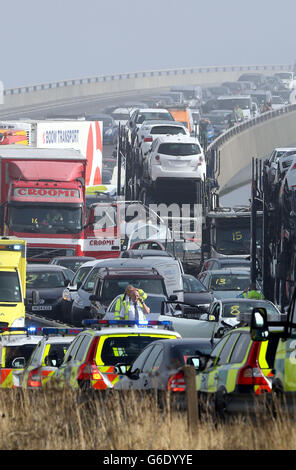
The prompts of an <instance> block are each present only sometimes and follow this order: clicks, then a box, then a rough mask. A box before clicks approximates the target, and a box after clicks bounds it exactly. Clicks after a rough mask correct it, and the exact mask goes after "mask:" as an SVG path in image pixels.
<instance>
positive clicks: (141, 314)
mask: <svg viewBox="0 0 296 470" xmlns="http://www.w3.org/2000/svg"><path fill="white" fill-rule="evenodd" d="M142 292H143V291H142ZM144 294H145V293H144V292H143V294H142V297H143V296H144ZM145 295H146V294H145ZM142 297H141V295H140V293H139V291H138V289H135V288H134V289H133V290H132V291H131V293H130V297H129V299H128V300H126V301H124V304H123V305H122V308H121V311H120V318H121V320H135V321H138V320H140V321H141V320H145V319H146V315H148V314H149V313H150V308H149V307H148V306H147V305H146V304H145V300H144V299H143V298H142ZM146 297H147V295H146Z"/></svg>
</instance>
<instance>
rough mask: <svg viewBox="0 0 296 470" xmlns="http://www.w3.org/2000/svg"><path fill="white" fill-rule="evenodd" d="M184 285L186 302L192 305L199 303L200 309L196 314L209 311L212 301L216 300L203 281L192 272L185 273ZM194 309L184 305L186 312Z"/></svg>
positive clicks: (183, 276)
mask: <svg viewBox="0 0 296 470" xmlns="http://www.w3.org/2000/svg"><path fill="white" fill-rule="evenodd" d="M182 278H183V286H184V302H186V303H188V304H191V305H198V306H199V310H198V311H196V313H195V316H196V315H197V314H199V313H205V312H208V311H209V308H210V305H211V303H212V302H213V301H214V295H213V294H212V293H211V292H209V291H208V290H207V288H206V287H205V286H204V285H203V284H202V282H201V281H199V280H198V279H196V277H194V276H192V275H191V274H183V275H182ZM189 311H191V315H192V309H190V307H187V306H184V313H185V314H186V313H188V312H189Z"/></svg>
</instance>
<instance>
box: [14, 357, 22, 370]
mask: <svg viewBox="0 0 296 470" xmlns="http://www.w3.org/2000/svg"><path fill="white" fill-rule="evenodd" d="M11 365H12V368H13V369H23V368H24V367H25V365H26V359H25V358H24V357H15V358H14V359H13V361H12V363H11Z"/></svg>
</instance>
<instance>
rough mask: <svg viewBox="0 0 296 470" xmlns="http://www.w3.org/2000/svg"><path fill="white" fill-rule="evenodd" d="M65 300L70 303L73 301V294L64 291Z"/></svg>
mask: <svg viewBox="0 0 296 470" xmlns="http://www.w3.org/2000/svg"><path fill="white" fill-rule="evenodd" d="M63 300H68V301H69V302H70V301H71V300H72V299H71V293H70V292H69V291H68V289H66V290H64V292H63Z"/></svg>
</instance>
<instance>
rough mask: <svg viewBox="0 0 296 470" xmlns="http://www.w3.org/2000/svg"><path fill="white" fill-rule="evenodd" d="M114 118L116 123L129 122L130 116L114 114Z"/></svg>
mask: <svg viewBox="0 0 296 470" xmlns="http://www.w3.org/2000/svg"><path fill="white" fill-rule="evenodd" d="M112 117H113V119H115V121H128V120H129V117H130V115H129V114H120V113H113V114H112Z"/></svg>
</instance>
